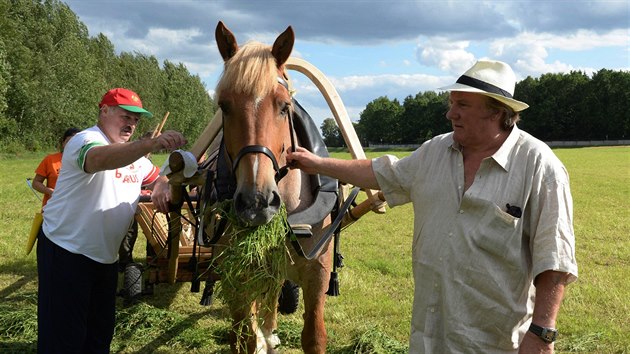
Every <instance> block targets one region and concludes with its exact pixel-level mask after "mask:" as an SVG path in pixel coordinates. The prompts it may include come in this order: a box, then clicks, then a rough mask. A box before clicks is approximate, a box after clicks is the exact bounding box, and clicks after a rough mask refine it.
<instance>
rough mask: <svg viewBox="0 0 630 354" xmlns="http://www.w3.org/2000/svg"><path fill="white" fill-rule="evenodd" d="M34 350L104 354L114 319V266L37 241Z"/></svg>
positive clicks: (44, 239)
mask: <svg viewBox="0 0 630 354" xmlns="http://www.w3.org/2000/svg"><path fill="white" fill-rule="evenodd" d="M37 274H38V277H39V289H38V300H37V324H38V333H37V340H38V342H37V352H38V353H39V354H46V353H51V354H61V353H62V354H70V353H81V354H83V353H109V346H110V344H111V341H112V337H113V335H114V323H115V316H116V286H117V283H118V263H114V264H102V263H99V262H96V261H93V260H91V259H90V258H88V257H85V256H83V255H80V254H74V253H71V252H68V251H66V250H65V249H63V248H61V247H59V246H57V245H56V244H54V243H53V242H51V241H50V240H49V239H48V238H47V237H46V235H44V233H43V231H42V230H41V229H40V231H39V235H38V240H37Z"/></svg>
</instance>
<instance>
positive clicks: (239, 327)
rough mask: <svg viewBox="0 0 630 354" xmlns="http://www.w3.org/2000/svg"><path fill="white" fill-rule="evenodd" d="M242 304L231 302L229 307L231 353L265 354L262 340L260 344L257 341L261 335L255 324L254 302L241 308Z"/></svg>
mask: <svg viewBox="0 0 630 354" xmlns="http://www.w3.org/2000/svg"><path fill="white" fill-rule="evenodd" d="M243 303H244V302H241V303H238V302H233V303H232V304H230V305H229V307H230V313H231V314H232V332H231V333H230V348H231V349H232V353H235V354H236V353H238V354H250V353H251V354H253V353H265V352H266V345H265V341H264V340H262V343H261V341H260V340H259V339H258V338H259V337H260V336H261V335H260V334H261V333H260V329H259V328H258V324H257V323H256V321H257V318H256V311H257V305H256V302H255V301H254V302H252V303H251V304H250V305H249V306H247V305H246V306H243ZM259 346H260V347H259Z"/></svg>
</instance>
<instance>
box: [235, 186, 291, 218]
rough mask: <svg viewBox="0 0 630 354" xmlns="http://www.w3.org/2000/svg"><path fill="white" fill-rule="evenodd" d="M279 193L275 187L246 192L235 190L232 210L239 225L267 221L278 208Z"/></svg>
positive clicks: (279, 201)
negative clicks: (265, 190)
mask: <svg viewBox="0 0 630 354" xmlns="http://www.w3.org/2000/svg"><path fill="white" fill-rule="evenodd" d="M280 203H281V200H280V194H279V193H278V190H277V189H272V190H269V191H267V192H266V193H265V192H253V193H247V192H246V191H238V190H237V191H236V194H235V195H234V210H235V211H236V216H237V218H238V220H239V221H240V223H241V225H243V226H247V227H252V226H260V225H263V224H266V223H268V222H269V221H270V220H271V219H272V218H273V217H274V215H276V213H277V212H278V210H279V209H280Z"/></svg>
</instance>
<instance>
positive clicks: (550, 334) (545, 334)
mask: <svg viewBox="0 0 630 354" xmlns="http://www.w3.org/2000/svg"><path fill="white" fill-rule="evenodd" d="M556 337H558V331H554V330H552V329H548V328H543V331H542V334H541V335H540V338H542V339H543V340H544V341H545V342H547V343H553V342H554V341H555V340H556Z"/></svg>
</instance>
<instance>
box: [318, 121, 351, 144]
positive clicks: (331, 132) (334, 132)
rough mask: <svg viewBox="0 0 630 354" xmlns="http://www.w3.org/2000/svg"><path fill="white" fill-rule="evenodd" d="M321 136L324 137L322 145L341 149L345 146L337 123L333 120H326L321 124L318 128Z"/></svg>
mask: <svg viewBox="0 0 630 354" xmlns="http://www.w3.org/2000/svg"><path fill="white" fill-rule="evenodd" d="M320 129H321V131H322V136H323V137H324V143H325V144H326V146H329V147H342V146H345V141H344V139H343V135H342V134H341V130H340V129H339V127H338V126H337V123H336V122H335V120H334V119H333V118H326V119H324V121H323V122H322V125H321V127H320Z"/></svg>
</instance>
